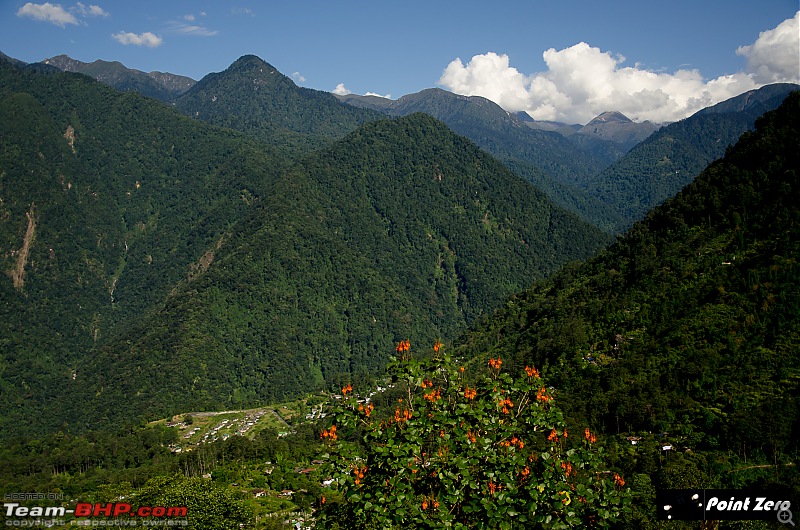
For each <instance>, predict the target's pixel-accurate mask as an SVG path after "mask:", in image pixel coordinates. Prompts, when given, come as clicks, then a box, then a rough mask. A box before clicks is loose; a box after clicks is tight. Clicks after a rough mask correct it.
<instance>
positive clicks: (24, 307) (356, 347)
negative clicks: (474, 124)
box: [0, 65, 607, 435]
mask: <svg viewBox="0 0 800 530" xmlns="http://www.w3.org/2000/svg"><path fill="white" fill-rule="evenodd" d="M0 93H1V94H2V99H1V100H0V101H1V103H0V113H2V117H3V120H2V124H0V141H2V153H1V154H0V175H2V177H0V198H2V202H1V203H0V215H2V217H0V219H2V224H0V245H2V247H1V248H2V254H1V256H2V267H3V270H4V272H5V274H4V275H3V278H5V280H4V281H1V282H0V293H2V305H1V306H0V307H2V309H1V310H2V317H3V318H2V323H3V338H2V349H0V353H2V355H3V371H2V373H1V374H0V392H2V398H3V399H2V402H3V403H4V404H5V405H4V407H3V409H2V411H0V412H1V413H0V417H2V423H3V427H4V432H5V433H8V434H9V435H13V434H14V433H18V432H22V431H28V432H42V431H47V430H51V429H53V428H55V427H57V426H59V425H64V426H66V427H67V428H69V429H78V430H79V429H86V428H89V427H96V426H97V425H98V424H108V423H107V422H108V420H109V419H110V418H112V417H113V418H114V419H115V421H121V420H123V419H124V420H125V421H135V420H136V418H138V417H140V415H142V414H158V415H163V414H165V413H167V412H170V411H174V410H181V409H183V408H184V407H186V406H189V404H191V408H210V407H219V406H228V405H229V404H236V405H237V406H238V405H241V404H244V403H256V402H264V401H269V400H272V399H275V398H278V397H282V396H289V395H296V394H298V393H300V392H303V391H307V390H308V389H310V388H322V387H324V386H326V385H329V384H335V383H336V382H338V381H339V380H340V379H342V378H350V377H351V376H354V375H356V376H359V377H365V376H366V375H367V374H373V373H375V372H376V371H377V370H378V369H379V368H380V367H381V366H382V363H383V361H384V360H385V359H384V357H383V354H384V352H386V351H387V347H386V345H387V344H390V343H391V342H392V341H394V340H397V338H398V337H402V336H408V335H409V334H411V333H412V332H415V333H417V332H419V333H424V334H425V336H426V337H431V338H432V337H450V336H453V334H454V333H456V332H457V331H458V330H461V329H463V328H464V326H466V325H467V323H469V322H471V321H472V320H473V319H474V318H475V317H476V316H477V315H479V314H481V313H483V312H486V311H488V310H490V309H491V308H492V307H494V305H495V304H496V303H498V302H499V301H500V300H501V299H502V298H503V297H505V296H507V295H508V294H510V293H512V292H514V291H517V290H519V289H521V288H523V287H524V286H525V285H527V284H528V282H530V281H531V280H532V279H533V278H536V277H542V276H544V275H545V274H548V273H550V272H552V271H554V270H555V269H556V267H558V266H559V265H560V264H562V263H564V262H566V261H568V260H571V259H577V258H582V257H586V256H587V255H589V254H590V253H592V252H593V251H595V250H597V249H599V248H601V246H602V245H603V244H604V243H606V242H607V238H606V237H604V236H603V235H602V234H600V233H599V232H598V231H597V230H595V229H593V228H591V227H589V226H588V225H586V224H585V223H582V222H581V221H579V220H578V219H577V218H575V217H573V216H571V215H569V214H566V213H565V212H563V211H561V210H558V209H556V208H554V207H552V205H550V203H548V202H547V201H546V200H545V199H544V198H543V196H541V195H539V194H538V192H536V191H535V190H534V188H532V187H531V186H530V185H528V184H526V183H525V182H524V181H522V180H521V179H519V178H517V177H515V176H513V175H512V174H511V173H509V172H508V171H507V170H505V169H504V168H503V167H502V166H501V165H499V164H498V163H497V162H496V161H494V160H493V159H492V158H491V157H489V156H487V155H484V154H482V153H481V152H480V151H478V150H477V149H476V148H475V147H474V146H473V145H472V144H471V143H469V142H468V141H466V140H464V139H463V138H460V137H457V136H455V135H453V134H452V133H451V132H450V131H449V130H447V129H446V128H445V127H444V126H443V125H442V124H440V123H438V122H436V121H435V120H433V119H430V118H423V117H421V116H415V117H409V118H407V119H406V120H400V121H385V122H382V123H380V124H376V125H374V126H368V127H366V128H365V129H364V130H363V131H359V132H357V133H354V134H353V135H352V136H350V137H349V138H348V139H346V140H343V141H342V142H341V143H339V144H337V145H335V146H333V147H331V148H329V149H327V150H325V151H323V152H320V153H318V154H313V155H309V156H308V157H307V158H306V159H305V160H304V161H303V162H302V163H300V164H299V165H298V164H296V163H295V162H292V161H291V160H290V159H288V158H285V157H283V156H279V155H277V154H275V151H273V150H272V149H271V148H269V147H266V146H265V145H263V144H259V143H255V142H254V141H253V140H252V139H249V138H247V137H245V136H244V135H242V134H240V133H235V132H233V131H230V130H225V129H219V128H216V127H212V126H210V125H207V124H204V123H202V122H201V121H198V120H191V119H189V118H186V117H184V116H181V115H180V114H178V113H177V112H175V111H174V110H172V109H170V108H168V107H166V106H164V105H161V104H159V103H158V102H155V101H152V100H149V99H147V98H143V97H141V96H139V95H136V94H120V93H118V92H116V91H114V90H112V89H110V88H108V87H105V86H103V85H101V84H99V83H96V82H94V81H92V80H90V79H89V78H87V77H85V76H80V75H75V74H64V73H53V72H45V73H41V72H36V71H33V70H31V69H18V68H15V67H13V66H10V65H3V66H2V69H1V70H0ZM336 105H340V104H338V103H336ZM321 108H322V110H321V111H320V112H321V113H322V114H324V113H325V111H324V109H325V108H326V107H324V106H323V107H321ZM345 108H346V107H345ZM280 134H281V133H278V135H279V136H280ZM275 141H276V142H277V141H278V140H277V139H276V140H275ZM284 147H285V146H284ZM284 147H281V148H279V149H280V150H281V152H283V148H284ZM294 156H297V155H296V154H295V155H294ZM422 330H424V332H423V331H422ZM32 413H36V414H38V415H39V416H40V417H41V418H42V420H41V421H40V422H37V423H34V424H30V423H24V422H22V421H20V420H21V418H22V417H23V416H24V415H26V414H32Z"/></svg>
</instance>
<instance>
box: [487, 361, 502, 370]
mask: <svg viewBox="0 0 800 530" xmlns="http://www.w3.org/2000/svg"><path fill="white" fill-rule="evenodd" d="M502 364H503V361H501V360H500V359H499V358H497V359H489V367H490V368H494V369H495V370H499V369H500V365H502Z"/></svg>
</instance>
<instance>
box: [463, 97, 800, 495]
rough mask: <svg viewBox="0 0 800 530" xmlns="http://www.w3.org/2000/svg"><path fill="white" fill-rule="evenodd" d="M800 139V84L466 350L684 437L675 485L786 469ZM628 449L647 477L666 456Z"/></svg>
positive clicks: (627, 460) (611, 415) (622, 423)
mask: <svg viewBox="0 0 800 530" xmlns="http://www.w3.org/2000/svg"><path fill="white" fill-rule="evenodd" d="M799 140H800V93H798V92H795V93H792V94H791V95H790V96H789V97H788V98H787V99H786V101H784V103H783V104H782V105H781V107H780V108H779V109H778V110H777V111H774V112H770V113H768V114H766V115H765V116H764V117H762V118H760V119H759V120H757V122H756V130H755V132H748V133H745V134H744V135H743V136H742V138H741V139H740V140H739V142H738V143H737V144H736V145H735V146H734V147H733V148H732V149H730V150H729V151H728V152H727V154H726V155H725V157H724V158H723V159H722V160H719V161H717V162H715V163H713V164H711V165H710V166H709V167H708V168H707V169H706V170H705V171H703V172H702V173H701V174H700V176H698V177H697V178H696V179H695V180H694V181H693V182H692V183H691V184H690V185H689V186H687V187H686V188H685V189H684V190H683V191H682V192H681V193H679V194H678V195H677V196H676V197H675V198H673V199H670V200H668V201H667V202H666V203H664V204H663V205H662V206H660V207H658V208H656V209H655V210H653V211H652V212H650V214H649V215H648V216H647V217H646V218H645V219H644V220H642V221H640V222H638V223H636V224H635V225H634V226H633V227H632V228H631V229H630V230H629V231H628V233H627V234H626V235H625V236H624V237H623V238H622V239H620V240H619V241H618V242H617V243H616V244H615V245H613V246H611V247H610V248H609V249H608V250H607V251H605V252H604V253H602V254H601V255H600V256H598V257H596V258H594V259H592V260H591V261H589V262H587V263H585V264H583V265H580V266H573V267H568V268H566V269H564V270H562V271H561V272H559V273H558V274H556V275H554V276H553V277H552V278H550V279H548V280H546V281H544V282H539V283H537V284H536V285H535V286H534V287H533V288H532V289H529V290H527V291H525V292H523V293H521V294H519V295H518V296H515V297H512V298H511V300H510V301H509V302H508V303H507V304H506V306H505V307H504V308H503V309H502V310H501V311H500V312H499V313H498V314H497V315H496V316H495V317H494V318H491V319H488V320H486V321H484V322H483V323H482V324H481V325H480V326H479V327H478V330H477V331H475V332H473V333H470V334H469V336H468V340H467V343H466V345H465V346H464V347H463V348H462V354H463V355H465V356H477V357H478V358H483V357H490V356H491V357H497V356H500V357H502V358H503V359H508V360H509V361H510V362H511V364H512V366H525V365H526V364H535V365H536V366H538V367H541V369H542V371H543V373H544V374H545V375H546V377H547V379H548V381H549V382H551V383H552V384H553V385H554V386H555V387H556V389H558V400H559V402H560V404H561V406H562V407H564V408H565V409H567V410H568V412H569V414H570V415H571V416H572V417H573V419H574V421H576V422H578V423H580V422H585V423H586V424H588V425H590V426H592V427H593V428H600V429H602V430H603V431H605V432H606V433H609V434H617V433H620V432H622V433H630V434H637V433H647V432H651V433H652V432H656V433H658V432H667V433H669V434H670V436H672V438H671V440H673V441H675V442H674V443H678V441H679V442H680V444H681V447H682V448H688V449H689V451H687V452H686V455H687V456H685V457H682V458H681V459H679V460H678V461H677V462H678V464H679V465H680V466H685V471H684V472H685V473H687V475H685V476H684V478H681V479H680V480H681V481H682V482H680V483H678V482H675V481H676V480H677V478H676V477H677V475H670V476H672V478H671V479H669V480H668V479H667V478H666V477H667V475H663V476H662V477H661V480H662V483H661V486H663V487H689V486H705V487H709V486H714V482H713V481H712V479H713V480H717V481H719V482H717V483H716V484H717V486H716V487H719V483H720V482H724V483H726V484H728V485H730V484H731V482H730V481H732V480H733V481H736V480H739V479H737V478H736V476H734V475H729V474H727V473H732V472H733V471H726V472H725V474H723V475H720V474H719V473H720V471H719V470H720V469H729V470H730V468H731V467H735V466H732V462H734V461H736V460H737V459H744V460H745V461H747V458H753V459H756V460H757V459H759V458H760V459H766V460H767V463H769V464H780V463H781V462H786V461H787V460H786V459H787V458H789V457H787V455H792V454H796V451H797V450H798V445H797V443H798V439H799V438H798V434H800V407H799V406H800V392H799V390H800V389H799V388H798V385H799V384H800V265H799V264H798V258H799V257H800V181H798V172H799V171H800V152H799V151H798V149H797V145H798V141H799ZM681 450H682V451H683V449H681ZM621 451H627V450H621ZM703 451H719V453H715V454H714V455H715V456H713V457H712V456H711V455H710V454H709V453H702V452H703ZM698 452H700V454H701V455H702V454H707V455H708V456H694V455H693V453H698ZM629 453H630V454H629V455H628V456H625V457H623V456H622V455H620V458H621V460H620V463H619V465H623V466H626V467H627V468H628V469H629V470H631V471H632V472H633V471H637V470H638V471H637V472H645V473H647V472H648V471H647V470H646V469H647V466H648V465H651V463H652V459H653V458H654V457H655V456H654V455H650V454H649V453H648V454H645V453H639V452H636V451H634V450H633V449H631V450H630V451H629ZM637 455H638V456H637ZM706 459H707V460H706ZM757 461H758V460H757ZM648 462H650V463H648ZM712 462H714V464H713V465H712ZM642 466H644V467H642ZM713 466H717V467H713ZM767 467H769V466H767ZM712 468H713V469H712ZM770 469H771V468H770ZM790 471H791V468H786V473H788V472H790ZM782 473H784V472H783V471H780V468H776V469H774V470H771V471H769V474H770V476H771V477H772V478H771V479H770V480H773V481H774V480H777V481H778V482H780V481H781V480H788V479H787V478H785V477H784V478H783V479H782V478H780V477H782V476H784V475H783V474H782ZM714 477H716V478H714ZM654 480H655V479H654ZM670 481H671V482H670ZM656 485H657V484H656Z"/></svg>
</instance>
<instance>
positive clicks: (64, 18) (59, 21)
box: [17, 2, 78, 28]
mask: <svg viewBox="0 0 800 530" xmlns="http://www.w3.org/2000/svg"><path fill="white" fill-rule="evenodd" d="M17 16H18V17H29V18H32V19H34V20H41V21H42V22H50V23H51V24H55V25H56V26H60V27H62V28H63V27H65V26H66V25H67V24H75V25H77V24H78V19H77V18H75V15H73V14H72V13H70V12H69V11H67V10H66V9H64V8H63V7H61V4H51V3H50V2H45V3H44V4H34V3H32V2H28V3H27V4H25V5H24V6H22V7H20V8H19V10H18V11H17Z"/></svg>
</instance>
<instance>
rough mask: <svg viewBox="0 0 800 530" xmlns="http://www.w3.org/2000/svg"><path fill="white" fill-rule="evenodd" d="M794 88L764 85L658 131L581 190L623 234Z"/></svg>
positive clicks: (716, 156) (794, 88)
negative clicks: (614, 218) (613, 216)
mask: <svg viewBox="0 0 800 530" xmlns="http://www.w3.org/2000/svg"><path fill="white" fill-rule="evenodd" d="M797 88H798V86H797V85H792V84H775V85H768V86H765V87H763V88H760V89H758V90H752V91H750V92H747V93H745V94H742V95H739V96H736V97H734V98H731V99H730V100H728V101H725V102H722V103H720V104H718V105H715V106H713V107H709V108H706V109H703V110H701V111H700V112H698V113H696V114H694V115H693V116H691V117H689V118H686V119H685V120H681V121H679V122H675V123H672V124H670V125H668V126H666V127H663V128H661V129H660V130H659V131H656V132H655V133H653V134H652V135H651V136H650V137H648V138H647V139H646V140H644V141H643V142H641V143H640V144H638V145H637V146H636V147H634V148H633V149H631V150H630V151H629V152H628V153H627V154H626V155H625V156H624V157H622V158H621V159H619V160H618V161H616V162H615V163H613V164H612V165H610V166H609V167H607V168H605V169H604V170H603V171H600V172H598V173H597V174H595V175H593V176H592V177H591V178H589V179H588V180H587V181H586V182H585V183H580V186H581V188H582V189H584V190H585V191H586V192H588V193H589V195H591V196H592V197H594V198H596V199H598V200H600V201H601V202H602V203H605V204H606V205H608V207H609V209H611V210H613V211H615V212H618V214H619V215H621V216H622V217H623V218H624V222H623V223H622V224H620V225H618V226H617V227H615V230H614V231H618V232H620V231H624V230H625V229H627V228H628V227H630V225H632V224H633V223H634V222H636V221H637V220H639V219H641V218H642V217H644V215H645V214H646V213H647V212H648V211H649V210H650V209H651V208H653V207H655V206H657V205H658V204H660V203H662V202H663V201H665V200H666V199H668V198H670V197H672V196H673V195H675V194H676V193H677V192H678V191H680V190H681V189H682V188H683V187H684V186H686V185H687V184H689V183H690V182H691V181H692V180H693V179H694V177H695V175H697V174H698V173H699V172H700V171H702V170H703V168H705V166H706V165H708V164H709V163H711V162H712V161H714V160H716V159H718V158H720V157H721V156H722V155H723V154H724V153H725V150H726V148H728V147H729V146H730V145H733V144H734V143H736V141H737V140H738V139H739V137H740V136H741V135H742V133H744V132H745V131H748V130H751V129H752V127H753V122H754V121H755V120H756V118H758V117H759V116H761V115H762V114H763V113H764V112H766V111H768V110H772V109H775V108H776V107H777V106H778V105H780V103H781V101H783V99H784V98H785V97H786V95H787V94H788V93H789V92H790V91H792V90H797Z"/></svg>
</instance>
